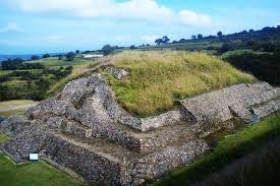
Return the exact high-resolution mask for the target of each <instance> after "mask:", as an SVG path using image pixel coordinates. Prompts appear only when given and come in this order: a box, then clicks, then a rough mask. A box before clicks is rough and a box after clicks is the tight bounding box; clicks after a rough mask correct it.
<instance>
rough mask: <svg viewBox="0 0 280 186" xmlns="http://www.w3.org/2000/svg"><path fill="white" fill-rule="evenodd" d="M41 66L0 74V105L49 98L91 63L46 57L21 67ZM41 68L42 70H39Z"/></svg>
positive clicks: (80, 59)
mask: <svg viewBox="0 0 280 186" xmlns="http://www.w3.org/2000/svg"><path fill="white" fill-rule="evenodd" d="M35 63H36V64H41V67H40V68H42V69H25V70H23V69H19V70H0V83H1V85H0V101H5V100H14V99H32V100H42V99H45V98H48V97H49V96H53V95H54V94H55V93H57V92H58V91H60V90H61V89H62V87H63V86H64V85H65V84H66V83H67V82H68V81H70V80H71V79H73V78H76V77H78V76H79V75H80V71H81V69H83V68H86V67H87V66H88V65H90V64H93V63H95V61H94V60H84V59H82V58H74V60H73V61H66V60H58V58H57V57H50V58H46V59H40V60H36V61H28V62H24V63H23V64H24V65H28V64H29V65H31V64H33V65H34V64H35ZM42 65H43V66H42Z"/></svg>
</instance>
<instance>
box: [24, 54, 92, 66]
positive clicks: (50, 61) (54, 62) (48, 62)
mask: <svg viewBox="0 0 280 186" xmlns="http://www.w3.org/2000/svg"><path fill="white" fill-rule="evenodd" d="M92 62H93V60H86V59H83V58H74V60H73V61H66V60H58V58H57V57H50V58H45V59H39V60H36V61H28V62H26V63H42V64H43V65H44V66H45V67H49V68H51V67H61V66H76V65H81V64H85V63H92Z"/></svg>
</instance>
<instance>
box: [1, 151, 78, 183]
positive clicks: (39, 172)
mask: <svg viewBox="0 0 280 186" xmlns="http://www.w3.org/2000/svg"><path fill="white" fill-rule="evenodd" d="M0 167H1V168H0V185H5V186H23V185H28V186H38V185H40V186H82V185H83V184H82V183H81V182H79V181H78V180H76V179H74V178H71V177H69V176H67V175H66V174H64V173H63V172H61V171H59V170H56V169H54V168H52V167H50V166H49V165H47V164H45V163H44V162H41V161H39V162H37V163H28V164H24V165H15V164H13V163H12V162H11V161H10V160H8V159H7V158H6V157H5V156H3V155H2V154H0Z"/></svg>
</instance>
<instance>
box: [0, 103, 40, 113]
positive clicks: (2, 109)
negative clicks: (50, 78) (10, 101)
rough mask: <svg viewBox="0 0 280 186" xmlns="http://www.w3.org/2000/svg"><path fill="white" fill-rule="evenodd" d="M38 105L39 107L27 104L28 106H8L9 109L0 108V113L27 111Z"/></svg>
mask: <svg viewBox="0 0 280 186" xmlns="http://www.w3.org/2000/svg"><path fill="white" fill-rule="evenodd" d="M36 105H37V103H34V104H27V105H11V106H7V107H0V112H9V111H13V110H25V109H28V108H30V107H34V106H36Z"/></svg>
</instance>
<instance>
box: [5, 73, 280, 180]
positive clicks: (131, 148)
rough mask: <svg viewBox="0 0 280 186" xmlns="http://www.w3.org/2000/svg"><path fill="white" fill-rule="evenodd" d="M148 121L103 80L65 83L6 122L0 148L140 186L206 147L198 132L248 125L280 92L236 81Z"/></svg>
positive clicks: (88, 176)
mask: <svg viewBox="0 0 280 186" xmlns="http://www.w3.org/2000/svg"><path fill="white" fill-rule="evenodd" d="M178 102H179V103H178V107H177V109H175V110H171V111H169V112H167V113H164V114H161V115H159V116H154V117H149V118H137V117H134V116H132V115H131V114H129V113H128V112H126V111H125V110H124V109H123V108H121V107H120V106H119V105H118V103H117V101H116V99H115V96H114V93H113V91H112V90H111V88H110V86H108V83H107V80H106V78H105V77H104V76H103V75H101V74H94V75H92V76H90V77H87V78H81V79H77V80H74V81H71V82H69V83H68V84H67V85H66V86H65V88H64V89H63V91H62V92H61V93H59V94H58V95H56V96H55V97H53V98H51V99H48V100H45V101H43V102H41V103H40V104H39V105H38V106H36V107H33V108H31V109H29V110H28V111H27V112H26V113H25V114H24V115H19V116H16V117H13V118H10V119H8V120H6V121H4V122H3V123H2V124H1V125H0V132H4V133H6V134H7V135H9V137H10V140H9V141H8V142H7V143H6V144H4V145H3V146H2V147H1V149H2V151H4V152H5V153H6V154H7V155H9V156H10V157H11V158H12V159H13V160H15V161H16V162H20V161H24V160H26V159H27V158H28V155H29V153H39V154H40V157H41V158H43V159H44V160H45V161H47V162H49V163H51V164H52V165H54V166H56V167H58V168H61V169H63V170H65V171H67V172H68V173H70V174H74V175H78V176H79V177H81V178H83V179H84V180H85V181H87V182H88V183H89V184H92V185H123V184H129V183H130V184H133V185H139V184H142V183H144V182H145V181H146V180H148V179H154V178H157V177H160V176H162V175H164V174H165V173H166V172H168V171H171V170H173V169H175V168H176V167H179V166H183V165H186V164H188V163H190V162H192V161H193V160H194V159H195V158H196V157H198V156H200V155H203V154H204V153H206V152H207V151H208V150H209V149H210V147H209V145H208V144H207V142H206V141H205V140H204V139H203V137H205V136H207V135H209V134H211V133H213V132H215V131H217V130H219V129H221V128H223V127H228V124H229V123H230V122H229V121H231V120H232V119H234V118H238V119H239V120H241V121H242V122H243V123H244V124H250V123H251V122H254V121H255V120H256V118H257V119H260V118H263V117H265V116H267V115H269V114H272V113H273V112H276V111H277V110H279V109H280V89H278V88H273V87H271V86H270V85H269V84H268V83H265V82H260V83H256V84H239V85H234V86H231V87H228V88H225V89H221V90H217V91H213V92H210V93H206V94H202V95H199V96H197V97H194V98H190V99H186V100H180V101H178Z"/></svg>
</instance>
